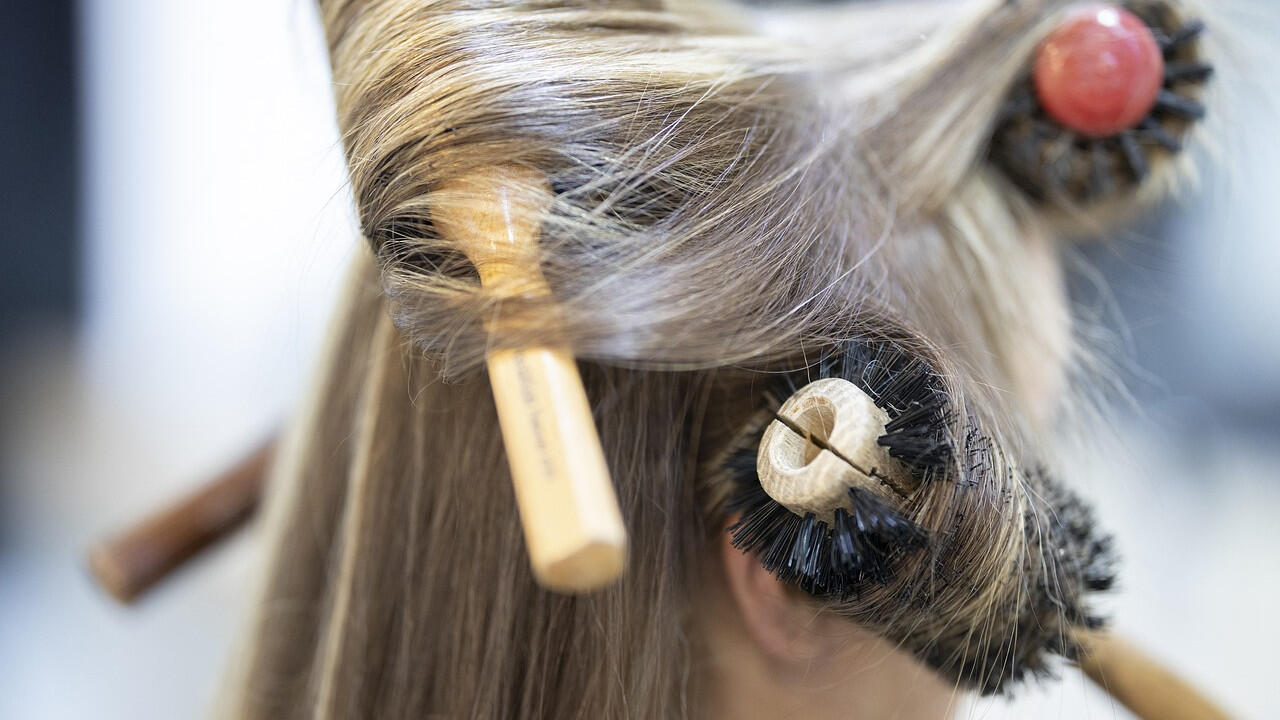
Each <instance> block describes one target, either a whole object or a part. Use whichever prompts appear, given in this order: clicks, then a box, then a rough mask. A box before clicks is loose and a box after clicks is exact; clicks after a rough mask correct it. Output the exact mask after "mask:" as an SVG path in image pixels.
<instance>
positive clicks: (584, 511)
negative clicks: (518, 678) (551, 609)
mask: <svg viewBox="0 0 1280 720" xmlns="http://www.w3.org/2000/svg"><path fill="white" fill-rule="evenodd" d="M550 202H551V190H550V187H549V186H548V185H547V181H546V178H545V177H542V176H541V175H539V174H538V173H536V172H534V171H531V170H527V169H524V168H520V167H514V166H511V167H499V168H492V169H488V170H486V171H482V172H476V173H472V174H470V175H466V176H463V177H459V178H455V179H453V180H451V181H449V182H447V183H444V184H442V186H441V187H440V188H439V189H438V190H437V191H436V192H435V193H434V194H433V199H432V202H431V214H432V222H433V223H434V224H435V226H436V228H437V230H439V231H440V234H441V237H443V238H445V239H446V240H448V241H449V242H451V243H453V244H454V245H455V246H456V247H458V249H459V250H461V251H462V252H463V253H465V254H466V255H467V256H468V257H469V258H470V259H471V261H472V262H473V263H474V264H475V266H476V270H477V272H478V273H479V274H480V282H481V285H482V286H483V287H484V288H485V289H487V290H489V291H491V292H496V293H499V294H500V295H502V296H508V297H509V296H512V295H525V296H538V295H549V294H550V289H549V288H548V287H547V283H546V280H545V278H543V277H542V272H541V270H540V269H539V267H538V262H537V252H536V242H537V236H538V233H539V231H540V229H541V225H542V220H543V218H544V217H545V214H546V211H547V208H548V207H549V205H550ZM489 331H490V332H491V333H500V332H502V328H501V327H498V326H495V324H494V323H491V324H490V327H489ZM486 361H487V365H488V368H489V381H490V384H491V385H492V387H493V397H494V402H495V403H496V405H497V408H498V420H499V423H500V425H501V427H502V437H503V441H504V443H505V445H506V451H507V459H508V462H509V463H510V465H511V479H512V482H513V484H514V486H515V493H516V502H517V505H518V506H519V508H520V518H521V521H522V523H523V525H524V535H525V543H526V544H527V545H528V550H529V559H530V563H531V564H532V566H533V572H534V575H535V576H536V577H537V579H538V581H539V582H540V583H541V584H542V585H544V586H545V587H547V588H549V589H552V590H556V591H559V592H586V591H590V590H594V589H596V588H599V587H602V586H604V585H607V584H609V583H612V582H613V581H615V580H616V579H617V578H618V577H619V576H620V575H621V574H622V569H623V566H624V564H625V562H626V544H627V535H626V528H625V527H624V526H623V523H622V513H621V511H620V510H619V509H618V501H617V498H616V496H615V494H614V489H613V482H612V480H611V479H610V477H609V470H608V467H607V466H606V464H605V459H604V453H603V451H602V450H601V448H600V439H599V436H598V434H597V433H596V427H595V423H594V421H593V420H592V417H591V407H590V405H589V404H588V401H587V395H586V392H585V390H584V389H583V387H582V378H581V377H580V376H579V374H578V368H577V365H576V364H575V363H574V359H573V355H572V354H571V352H570V351H569V348H567V347H563V346H551V347H532V348H519V349H502V350H494V351H492V352H490V353H489V355H488V357H487V358H486Z"/></svg>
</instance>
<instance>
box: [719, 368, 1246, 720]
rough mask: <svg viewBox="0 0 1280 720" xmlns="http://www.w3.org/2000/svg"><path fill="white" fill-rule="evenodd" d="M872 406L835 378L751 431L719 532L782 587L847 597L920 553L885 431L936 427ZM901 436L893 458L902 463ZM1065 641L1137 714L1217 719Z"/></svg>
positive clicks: (1139, 658) (1107, 644)
mask: <svg viewBox="0 0 1280 720" xmlns="http://www.w3.org/2000/svg"><path fill="white" fill-rule="evenodd" d="M864 377H865V376H864ZM907 377H908V378H911V377H912V375H911V374H908V375H907ZM922 379H923V376H915V379H909V380H908V381H907V385H908V386H915V387H916V388H917V391H918V392H919V391H923V390H924V389H925V386H924V385H921V384H920V383H921V382H922ZM898 390H899V391H901V390H902V387H899V388H898ZM899 399H901V396H899ZM881 404H888V405H889V407H890V408H893V405H892V403H884V402H883V400H882V403H881ZM881 404H878V403H877V402H876V399H875V398H874V397H873V396H872V394H871V393H868V392H867V391H866V390H864V389H862V388H860V387H859V386H858V385H857V384H855V383H853V382H850V381H849V380H847V379H844V378H841V377H826V378H822V379H819V380H816V381H814V382H811V383H809V384H807V385H805V386H804V387H802V388H800V389H798V390H796V391H795V392H793V393H792V395H791V396H790V397H789V398H787V399H786V400H785V401H784V402H782V404H781V405H780V406H779V407H778V409H777V410H776V411H775V412H774V419H773V420H772V421H771V422H770V423H769V424H768V426H767V427H766V428H765V430H764V433H763V435H761V438H760V443H759V447H758V449H757V451H756V475H757V477H758V480H759V483H758V485H757V487H758V488H759V490H758V492H757V493H756V494H755V495H754V500H753V501H751V502H748V503H746V505H747V509H746V510H744V512H743V517H742V519H740V520H739V521H738V523H737V524H736V525H734V526H733V527H732V528H731V531H732V532H733V533H734V537H733V541H734V544H735V545H737V546H738V547H741V548H744V549H750V548H755V549H758V550H760V552H761V561H762V562H763V564H764V565H765V567H766V568H768V569H769V570H771V571H772V572H774V573H775V574H776V575H777V576H778V577H779V579H781V580H783V581H789V582H793V583H795V584H798V585H799V586H800V587H802V588H803V589H805V590H807V591H809V592H812V593H816V594H820V595H822V594H827V595H829V594H832V593H834V594H836V595H838V596H841V597H844V598H847V597H850V596H856V593H857V592H858V588H859V586H860V585H861V584H865V583H867V582H884V581H885V580H886V579H888V577H889V575H890V569H891V564H892V562H893V560H894V559H895V558H897V557H900V556H901V555H903V554H904V553H907V552H910V551H912V550H914V549H917V548H919V547H921V546H923V545H925V544H926V543H927V542H928V538H927V536H926V534H925V532H924V530H922V529H921V528H919V527H918V526H916V525H915V524H913V523H911V522H910V521H909V520H907V519H906V518H905V517H903V516H902V515H901V514H900V509H901V507H902V502H903V500H904V499H906V498H908V497H910V496H911V495H912V494H913V493H914V492H915V491H916V489H917V488H919V486H920V484H921V477H920V475H919V474H918V473H913V472H912V471H911V469H910V466H909V464H908V463H906V462H903V461H902V460H900V459H898V458H897V457H895V452H894V447H893V446H894V445H895V442H894V438H893V437H892V435H893V433H894V432H898V433H901V432H903V429H904V427H907V426H910V425H911V418H912V417H913V416H914V417H916V418H917V420H919V419H921V418H923V417H925V416H930V417H934V419H933V420H928V421H927V423H926V424H925V425H916V426H915V427H916V429H915V430H907V435H908V436H911V435H915V436H917V437H926V436H929V435H931V432H928V431H927V428H928V427H929V425H931V424H933V423H935V422H938V421H939V419H938V417H937V410H936V408H934V409H932V410H930V409H928V407H927V406H926V405H925V404H921V403H919V401H918V400H913V401H909V403H908V404H909V405H910V407H909V408H908V409H907V410H906V411H904V412H900V413H896V414H897V419H891V418H890V413H889V412H887V411H886V410H885V409H884V407H882V406H881ZM904 418H905V420H904ZM902 439H903V438H901V437H899V438H898V445H897V450H898V451H899V452H897V453H896V454H897V455H903V452H901V451H902V450H903V445H902V444H901V441H902ZM931 444H932V440H929V441H927V442H926V443H925V444H924V445H917V446H916V447H915V450H914V452H917V453H918V452H919V451H920V450H921V449H923V448H925V447H928V446H930V445H931ZM908 445H910V443H908ZM748 496H751V494H750V493H748ZM740 506H741V503H740ZM1108 577H1109V576H1108ZM1107 584H1109V581H1108V583H1107ZM1072 634H1073V641H1074V642H1075V644H1076V647H1077V648H1078V649H1077V651H1076V652H1075V653H1074V654H1073V655H1071V657H1072V658H1073V659H1074V660H1075V661H1076V662H1077V664H1078V665H1079V666H1080V668H1081V670H1082V671H1083V672H1084V673H1085V674H1086V675H1087V676H1088V677H1089V679H1090V680H1092V681H1093V682H1094V683H1096V684H1097V685H1098V686H1099V687H1100V688H1102V689H1103V690H1105V691H1106V692H1107V693H1109V694H1110V695H1111V696H1112V697H1114V698H1115V699H1116V700H1118V701H1119V702H1121V703H1122V704H1123V705H1125V707H1127V708H1129V709H1130V710H1131V711H1133V713H1134V714H1135V715H1137V716H1138V717H1140V718H1143V719H1144V720H1157V718H1158V719H1160V720H1193V719H1205V720H1218V719H1223V720H1225V718H1227V717H1228V716H1227V715H1226V713H1224V712H1223V711H1222V710H1220V709H1219V708H1217V707H1216V706H1215V705H1214V704H1213V703H1212V702H1210V701H1209V700H1208V699H1206V698H1205V697H1204V696H1203V695H1201V694H1200V693H1199V692H1197V691H1196V690H1195V688H1193V687H1192V686H1191V685H1189V684H1188V683H1187V682H1186V681H1184V680H1182V679H1181V678H1179V677H1178V676H1176V675H1175V674H1173V673H1172V672H1170V671H1169V670H1168V669H1166V668H1165V667H1163V666H1162V665H1161V664H1160V663H1158V662H1157V661H1155V660H1154V659H1152V658H1151V657H1149V656H1147V655H1145V654H1144V653H1142V652H1141V651H1140V650H1138V649H1137V648H1135V647H1134V646H1132V645H1131V644H1129V643H1127V642H1125V640H1124V639H1123V638H1119V637H1117V636H1115V635H1114V634H1113V633H1111V632H1108V631H1106V630H1103V629H1099V628H1097V627H1094V626H1093V625H1092V624H1090V623H1086V624H1085V625H1083V626H1080V627H1077V628H1076V629H1075V630H1074V631H1073V632H1072Z"/></svg>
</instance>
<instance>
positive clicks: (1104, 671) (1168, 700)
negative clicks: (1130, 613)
mask: <svg viewBox="0 0 1280 720" xmlns="http://www.w3.org/2000/svg"><path fill="white" fill-rule="evenodd" d="M1075 637H1076V641H1077V642H1078V643H1080V647H1081V650H1082V652H1081V657H1080V660H1079V664H1080V669H1081V670H1082V671H1084V674H1085V675H1086V676H1087V677H1088V678H1089V679H1090V680H1092V681H1093V683H1094V684H1095V685H1097V686H1098V687H1100V688H1102V689H1103V690H1104V691H1106V692H1107V694H1108V695H1110V696H1111V697H1113V698H1115V699H1116V700H1118V701H1119V702H1120V704H1121V705H1124V706H1125V707H1126V708H1129V711H1130V712H1132V713H1133V714H1134V715H1137V716H1138V717H1139V718H1142V720H1229V718H1230V717H1231V716H1230V715H1228V714H1227V713H1226V712H1225V711H1224V710H1222V708H1220V707H1218V706H1217V705H1215V704H1214V703H1213V702H1211V701H1210V700H1209V699H1208V698H1206V697H1205V696H1204V695H1202V694H1201V693H1200V692H1199V691H1198V690H1196V689H1195V688H1194V687H1192V686H1191V684H1190V683H1188V682H1187V681H1186V680H1183V679H1182V678H1180V677H1178V676H1177V675H1176V674H1174V673H1173V671H1171V670H1169V669H1168V668H1166V667H1164V666H1163V665H1161V664H1160V663H1159V662H1157V661H1156V660H1155V659H1154V658H1152V657H1151V656H1149V655H1147V654H1146V653H1145V652H1143V651H1142V650H1141V649H1139V648H1137V647H1135V646H1134V645H1132V644H1131V643H1129V642H1127V641H1125V639H1124V638H1121V637H1117V636H1116V635H1115V634H1113V633H1111V632H1106V631H1097V630H1090V631H1080V632H1077V633H1076V636H1075Z"/></svg>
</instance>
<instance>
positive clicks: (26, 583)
mask: <svg viewBox="0 0 1280 720" xmlns="http://www.w3.org/2000/svg"><path fill="white" fill-rule="evenodd" d="M80 14H81V17H80V21H81V36H82V37H81V48H82V55H81V58H80V69H81V78H80V80H81V98H82V106H83V117H84V124H83V151H84V161H83V167H84V173H83V178H84V179H83V183H84V187H83V188H82V195H83V198H84V212H83V217H84V227H83V231H82V244H83V247H84V249H85V256H84V262H85V266H84V279H85V283H86V285H87V287H86V290H85V293H84V303H83V306H84V310H85V317H84V322H83V327H82V328H81V329H80V330H81V332H80V334H79V336H78V337H73V338H70V339H66V340H65V341H58V340H51V341H49V342H48V343H47V344H46V345H45V346H43V347H38V348H35V349H33V350H32V351H31V355H30V357H29V358H27V359H26V360H24V361H22V363H21V364H20V367H18V368H17V370H16V371H14V372H13V373H12V375H11V377H10V378H9V379H8V380H7V381H8V382H12V383H15V384H17V385H19V387H18V389H17V391H16V392H15V394H14V397H18V398H19V401H18V404H19V406H20V407H22V408H23V411H22V413H21V417H20V418H14V419H13V420H12V421H11V422H7V423H6V427H8V428H9V431H8V432H7V433H6V438H5V442H6V445H7V452H6V453H5V454H4V457H5V462H6V464H7V465H8V467H7V468H6V470H7V471H8V473H6V474H8V475H9V476H10V477H12V478H14V479H15V480H16V481H17V482H16V483H14V487H10V488H7V489H6V491H5V499H6V500H7V501H8V502H12V503H14V506H13V507H16V508H19V509H20V512H6V513H5V515H6V516H7V517H6V518H5V520H6V523H9V526H8V527H6V535H7V536H11V537H8V538H7V540H8V542H7V544H5V545H4V546H3V547H2V548H0V549H2V550H3V552H2V553H0V668H3V672H0V717H2V718H13V719H14V720H27V719H32V720H35V719H39V720H59V719H61V718H67V719H68V720H70V719H71V718H77V719H79V718H130V719H135V720H136V719H149V718H155V719H156V720H161V719H171V718H192V717H199V716H201V715H203V714H204V711H205V709H207V707H208V706H209V702H210V699H211V697H212V695H213V693H214V690H215V687H216V686H217V683H218V681H219V676H220V674H221V672H222V666H223V665H224V663H225V662H226V658H227V653H228V649H229V647H230V645H229V641H230V640H231V637H232V636H233V635H234V634H236V633H237V631H238V627H239V624H240V622H241V620H240V610H241V607H242V605H243V603H244V600H245V598H246V597H247V596H248V589H249V588H248V587H247V584H248V582H249V578H250V576H251V573H250V562H251V560H252V559H253V558H255V557H256V555H255V553H254V552H253V550H254V545H253V543H251V542H248V540H249V538H247V537H246V538H240V539H239V540H238V541H237V542H236V543H234V545H233V546H231V547H227V548H223V549H222V550H220V551H219V552H216V553H214V555H213V557H211V558H208V559H207V560H206V561H204V562H202V563H200V564H199V565H198V567H195V568H192V569H190V571H186V572H184V573H183V574H182V575H181V576H180V577H179V578H178V579H177V580H176V581H175V582H174V583H172V584H171V585H169V586H166V587H164V588H162V589H160V590H159V591H158V592H157V593H156V594H155V595H154V596H152V597H149V598H147V599H145V600H144V602H143V603H142V604H141V605H140V606H139V607H137V608H134V609H129V610H125V609H122V608H119V607H117V606H115V605H113V604H112V603H111V601H109V600H108V599H107V598H106V597H105V596H104V595H102V594H100V593H98V592H97V591H96V590H95V589H94V588H93V587H92V586H91V585H90V583H89V582H88V579H87V577H86V573H85V572H84V571H83V562H82V553H83V550H84V548H85V546H86V545H87V544H88V543H89V541H90V540H92V539H94V538H97V537H100V536H101V535H102V534H103V533H104V532H108V531H110V530H113V529H118V528H120V527H121V526H122V525H124V524H127V523H128V522H129V521H131V520H133V519H135V518H136V517H137V516H138V515H139V513H142V512H145V511H147V510H149V509H152V508H153V507H154V506H155V504H156V503H157V502H160V501H163V500H165V499H167V498H170V497H173V496H175V495H179V494H181V493H183V492H184V491H185V490H187V489H189V488H191V487H193V486H194V485H195V484H197V483H198V482H199V481H200V480H201V479H203V478H204V477H205V476H207V475H208V474H209V473H211V472H213V471H214V470H216V469H219V467H220V466H221V465H223V464H225V463H227V462H228V461H230V460H231V459H233V458H234V456H235V455H236V453H239V452H242V451H244V450H245V449H247V448H248V447H249V446H250V445H251V444H252V443H254V442H256V441H258V440H259V439H260V438H261V437H262V436H263V435H265V434H266V433H267V432H269V430H270V429H271V428H272V427H273V426H274V425H275V424H276V423H278V422H279V420H280V418H281V416H282V415H283V414H284V413H285V412H286V411H287V409H288V408H289V407H290V406H291V405H292V404H293V399H294V398H295V396H296V395H297V393H298V391H299V387H300V383H301V381H302V380H303V378H304V376H305V375H306V374H307V373H308V371H309V368H310V366H311V364H312V362H313V359H314V355H315V350H316V346H317V343H318V341H319V339H320V337H321V334H322V329H323V326H324V323H325V319H326V316H327V314H328V311H329V308H330V306H331V304H332V301H333V298H334V296H335V292H336V290H337V287H338V285H339V284H340V281H341V270H340V268H341V266H342V265H343V264H344V262H345V258H346V257H347V256H348V255H349V253H350V252H351V249H352V248H354V247H355V246H356V243H357V234H356V231H355V229H354V227H355V225H354V221H353V219H352V211H351V208H350V199H349V196H348V193H347V190H346V186H345V177H344V173H343V158H342V152H341V148H340V146H339V144H338V141H337V131H336V127H335V124H334V120H333V108H332V102H331V94H330V90H329V84H328V83H329V78H328V65H327V59H326V56H325V48H324V44H323V40H322V38H321V33H320V29H319V23H318V19H317V18H316V16H315V9H314V7H313V5H312V3H310V2H307V1H306V0H224V1H222V2H194V0H181V1H177V2H175V1H172V0H84V1H83V2H82V3H81V8H80ZM5 414H6V416H8V415H9V413H8V412H6V413H5ZM14 414H15V415H17V413H14Z"/></svg>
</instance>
